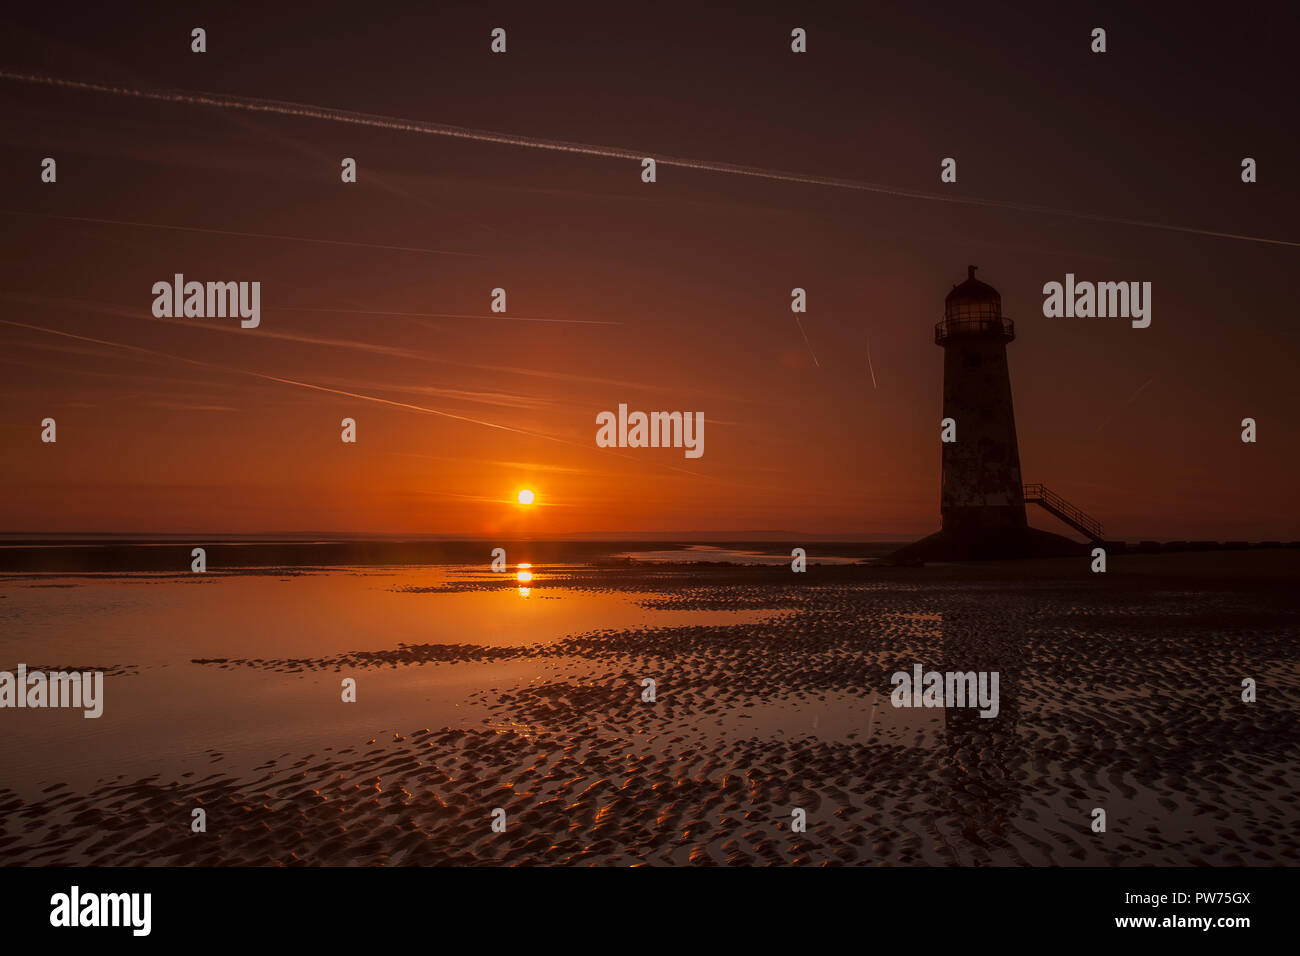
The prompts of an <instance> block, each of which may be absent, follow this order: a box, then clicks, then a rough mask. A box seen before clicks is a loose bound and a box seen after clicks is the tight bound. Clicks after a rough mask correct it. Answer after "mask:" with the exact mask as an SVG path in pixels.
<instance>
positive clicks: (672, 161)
mask: <svg viewBox="0 0 1300 956" xmlns="http://www.w3.org/2000/svg"><path fill="white" fill-rule="evenodd" d="M0 79H8V80H15V81H17V82H19V83H31V84H35V85H39V86H55V87H60V88H63V89H73V90H84V91H86V92H91V93H112V94H115V95H117V96H130V97H134V98H136V99H145V100H158V101H161V102H165V103H185V104H190V105H193V106H215V107H219V108H222V109H237V110H246V111H248V112H253V113H278V114H280V115H282V116H300V117H304V118H307V119H320V120H330V121H333V122H336V123H350V124H352V125H355V126H374V127H379V128H381V129H393V130H400V131H405V132H410V133H427V134H430V135H433V136H449V137H452V138H455V139H468V140H476V141H478V142H483V143H499V144H501V145H503V146H523V147H528V148H530V149H547V150H553V151H557V152H565V153H581V154H584V155H587V156H601V157H605V158H607V159H632V160H638V161H639V160H641V159H643V158H645V157H646V156H652V157H653V158H654V160H655V163H656V164H657V165H659V166H676V167H679V168H682V169H697V170H703V171H706V172H716V173H730V174H732V175H736V176H751V177H755V178H758V179H772V180H778V181H780V182H789V183H803V184H806V185H811V186H831V187H834V188H837V189H852V190H856V191H859V192H870V193H879V194H882V195H886V196H897V197H901V198H905V199H923V200H926V201H928V202H943V203H955V204H958V205H964V206H984V207H989V208H995V209H1010V210H1015V211H1018V212H1032V213H1038V214H1040V215H1046V216H1064V217H1066V218H1070V219H1079V220H1085V221H1088V222H1101V223H1109V224H1111V225H1121V226H1136V227H1140V228H1143V229H1162V230H1165V231H1167V232H1181V233H1185V234H1188V235H1196V236H1212V237H1214V238H1217V239H1239V240H1241V241H1243V242H1261V243H1267V244H1269V245H1275V246H1290V247H1293V248H1300V242H1292V241H1290V240H1287V239H1270V238H1268V237H1265V236H1248V235H1242V234H1240V233H1234V232H1220V231H1218V230H1214V229H1199V228H1196V227H1194V226H1178V225H1171V224H1169V223H1162V222H1151V221H1149V220H1144V219H1127V218H1123V217H1119V216H1105V215H1100V214H1097V213H1087V212H1079V211H1077V210H1072V209H1058V208H1055V207H1051V206H1037V205H1033V204H1030V203H1018V202H1008V201H1005V200H999V199H979V198H975V197H966V196H952V195H947V194H942V193H931V192H924V191H922V190H919V189H903V188H900V187H897V186H888V185H885V184H883V183H869V182H864V181H862V180H857V179H843V178H839V177H834V176H816V175H812V174H807V173H796V172H790V171H786V170H776V169H762V168H760V167H757V166H742V165H739V164H736V163H720V162H712V161H708V160H699V159H687V158H684V157H680V156H658V155H655V154H654V153H652V152H651V153H647V152H645V151H640V152H638V151H635V150H630V149H623V148H620V147H617V146H597V145H593V144H588V143H573V142H567V141H565V140H558V139H543V138H541V137H536V136H519V135H516V134H513V133H497V132H492V131H490V130H478V129H470V128H468V127H465V126H451V125H449V124H446V123H430V122H425V121H421V120H409V119H402V118H400V117H396V116H380V115H377V114H374V113H357V112H353V111H350V110H338V109H332V108H330V107H326V106H310V105H306V104H302V103H287V102H284V101H282V100H267V99H261V98H258V97H252V96H232V95H229V94H225V93H201V92H190V91H186V90H141V89H135V88H133V87H127V86H117V85H114V84H111V83H94V82H89V81H85V80H68V79H63V78H61V77H55V76H44V75H40V74H35V73H19V72H15V71H12V70H0Z"/></svg>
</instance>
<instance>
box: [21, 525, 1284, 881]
mask: <svg viewBox="0 0 1300 956" xmlns="http://www.w3.org/2000/svg"><path fill="white" fill-rule="evenodd" d="M1295 555H1296V552H1294V551H1282V550H1279V551H1269V552H1252V553H1249V554H1236V555H1224V554H1216V555H1208V556H1200V555H1191V554H1189V555H1174V556H1169V555H1166V556H1159V555H1155V556H1129V557H1117V558H1114V559H1113V560H1112V562H1111V571H1110V573H1108V574H1106V575H1093V574H1090V573H1088V570H1087V566H1086V562H1077V561H1071V560H1063V561H1054V562H1040V563H1037V564H1033V565H1025V564H999V565H984V566H968V567H956V566H952V567H934V568H917V569H885V568H873V567H866V566H842V567H812V568H810V569H809V571H808V572H807V573H806V574H799V575H796V574H792V573H791V572H790V570H789V568H788V567H785V568H782V567H753V568H719V567H710V568H701V567H694V568H692V567H669V566H655V567H653V568H646V567H630V568H620V569H595V568H584V567H537V568H534V569H533V572H534V577H533V580H532V581H531V582H529V587H528V593H527V595H526V596H525V595H524V594H523V593H521V592H520V590H519V585H518V584H517V582H515V581H514V580H513V579H512V578H510V577H509V576H502V575H492V574H489V573H482V572H481V571H471V570H469V569H452V570H450V571H446V570H444V571H440V572H438V573H432V572H429V573H423V572H420V573H417V572H413V571H410V570H399V571H391V572H383V573H379V572H374V571H367V572H343V571H338V572H325V573H321V574H316V575H304V576H288V577H284V578H281V577H268V576H262V577H260V578H258V579H257V580H256V581H255V582H254V581H253V579H251V578H249V577H247V576H230V577H226V578H221V577H220V576H218V577H214V578H211V579H209V580H205V581H203V582H201V583H196V582H195V581H194V580H193V579H192V578H165V577H160V576H153V575H150V576H132V577H131V578H130V579H129V580H124V579H121V578H113V579H95V578H57V579H54V578H51V579H41V580H39V581H37V580H35V579H31V578H24V577H11V578H7V579H5V580H3V581H0V598H2V599H0V623H3V625H4V634H5V636H4V637H3V638H0V654H2V655H3V659H4V663H3V664H2V665H0V666H3V667H9V668H11V667H12V666H13V665H15V664H16V663H17V662H18V661H24V662H27V663H29V665H31V666H37V665H38V664H40V663H41V662H44V663H45V664H46V665H47V666H48V665H54V666H71V665H75V664H78V663H84V662H87V661H89V662H92V663H97V664H99V665H100V666H104V667H107V666H109V665H110V664H111V665H113V668H114V670H113V671H112V672H111V676H110V677H107V678H106V687H107V688H108V690H107V704H106V710H105V716H104V717H103V718H101V719H100V720H99V721H85V720H82V719H81V718H80V715H79V714H78V715H76V716H74V715H71V714H67V713H53V712H39V713H38V712H22V713H21V722H20V721H18V720H15V719H14V718H15V717H18V716H19V714H18V713H16V712H13V711H4V712H0V727H3V728H5V729H7V730H8V731H9V733H8V734H7V735H6V737H5V743H4V744H3V745H0V758H2V759H3V761H4V764H3V765H4V766H5V768H6V770H5V776H6V779H5V787H6V789H0V821H2V827H0V862H3V863H5V864H19V863H36V864H196V865H222V864H251V865H275V864H313V865H320V864H325V865H340V864H365V865H374V864H423V865H427V864H490V865H495V864H530V863H557V864H574V863H606V864H631V863H651V864H667V863H680V864H688V863H689V864H742V865H761V864H770V863H793V864H806V865H825V864H855V865H900V864H903V865H912V864H999V865H1001V864H1011V865H1026V864H1032V865H1042V864H1056V865H1071V864H1114V865H1138V864H1173V865H1199V864H1214V865H1222V864H1291V865H1293V864H1295V863H1296V862H1297V861H1300V853H1298V848H1300V827H1297V823H1300V808H1298V806H1297V797H1296V793H1297V785H1300V764H1298V762H1297V749H1298V747H1300V733H1297V731H1298V730H1300V726H1298V721H1297V715H1298V714H1300V673H1298V672H1297V667H1296V661H1297V647H1298V646H1300V630H1298V629H1297V624H1298V623H1300V600H1298V599H1297V597H1296V595H1295V593H1294V588H1293V586H1292V582H1293V581H1294V580H1295V578H1296V571H1297V570H1300V568H1297V562H1296V557H1295ZM34 584H40V585H49V584H72V585H75V586H74V587H72V588H68V589H62V588H60V589H50V588H48V587H42V588H40V589H39V590H37V589H36V588H33V585H34ZM277 586H278V587H277ZM328 594H335V595H343V597H338V598H337V603H336V604H333V605H331V604H330V603H329V598H328V597H327V595H328ZM258 601H261V602H264V603H266V605H267V607H268V608H272V609H273V610H270V611H267V613H266V614H264V615H261V616H259V615H258V614H257V613H254V612H253V611H252V610H250V604H252V605H254V606H255V607H256V606H260V605H257V602H258ZM322 602H324V603H325V605H326V606H325V607H323V608H322V606H321V604H322ZM59 608H64V610H65V611H66V614H64V616H63V617H59V610H58V609H59ZM204 614H206V615H208V617H207V619H206V620H205V621H204V622H203V623H199V622H198V621H197V620H196V619H197V618H198V617H200V616H202V615H204ZM331 618H333V621H332V622H331ZM78 621H79V622H80V625H78V624H77V622H78ZM187 621H190V622H194V623H192V624H191V625H189V627H190V628H191V631H192V632H193V633H189V634H184V633H181V631H182V629H183V628H184V627H186V626H187V625H186V624H185V622H187ZM295 621H298V622H300V626H299V627H298V628H296V629H295V628H294V626H293V622H295ZM503 621H508V622H510V624H509V626H508V627H505V628H503V627H501V626H499V625H501V622H503ZM367 622H384V623H385V624H386V626H380V625H379V624H375V626H373V627H372V626H371V625H370V624H369V623H367ZM597 622H609V624H610V626H600V625H599V624H598V623H597ZM78 626H79V627H80V631H78V630H77V627H78ZM110 651H116V652H117V656H118V657H121V658H123V659H121V660H114V659H113V658H112V657H111V656H110V657H105V654H108V653H109V652H110ZM127 658H129V659H127ZM916 663H919V664H922V665H923V666H924V667H925V668H926V669H927V670H928V669H937V670H962V671H967V670H996V671H998V672H999V674H1000V689H1001V702H1000V708H1001V709H1000V713H999V716H998V717H997V718H995V719H991V720H985V719H980V718H979V717H978V716H977V715H976V714H975V713H974V712H972V711H953V710H950V711H946V712H945V711H944V710H941V709H940V710H932V709H915V710H914V709H897V708H894V707H893V706H892V705H891V703H890V698H889V691H890V689H891V685H890V675H891V674H892V673H894V672H895V671H898V670H910V669H911V667H912V665H913V664H916ZM344 677H353V678H355V679H356V680H357V685H358V703H356V704H345V703H342V702H341V700H340V699H339V682H340V680H341V679H342V678H344ZM1245 677H1251V678H1254V679H1255V680H1256V681H1257V683H1258V688H1259V689H1258V695H1259V699H1258V701H1257V702H1256V703H1253V704H1247V703H1243V702H1242V700H1241V681H1242V679H1243V678H1245ZM647 678H649V679H652V680H653V681H654V682H655V685H656V688H655V689H656V700H655V701H654V702H653V703H649V702H645V701H643V700H642V693H643V681H644V680H645V679H647ZM43 721H44V722H43ZM42 752H43V753H44V754H45V756H44V757H42V756H41V753H42ZM67 755H75V759H74V758H73V757H72V756H67ZM65 757H66V759H65ZM1097 807H1100V808H1103V809H1105V811H1106V814H1107V824H1108V825H1107V831H1106V832H1105V833H1094V832H1092V829H1091V827H1090V824H1091V821H1092V810H1093V809H1094V808H1097ZM195 808H203V809H204V810H205V811H206V813H207V832H206V833H193V832H191V829H190V822H191V814H192V811H193V810H194V809H195ZM497 808H500V809H502V810H504V812H505V821H506V829H505V831H504V832H494V831H493V830H492V828H491V823H492V816H493V811H494V810H495V809H497ZM795 808H801V809H803V810H804V811H805V812H806V815H807V832H805V833H797V832H792V829H791V820H792V816H791V811H792V810H793V809H795Z"/></svg>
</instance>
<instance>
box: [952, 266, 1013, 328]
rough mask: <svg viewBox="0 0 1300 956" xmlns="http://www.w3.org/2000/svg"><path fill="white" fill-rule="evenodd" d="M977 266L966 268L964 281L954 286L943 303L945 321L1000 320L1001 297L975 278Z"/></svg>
mask: <svg viewBox="0 0 1300 956" xmlns="http://www.w3.org/2000/svg"><path fill="white" fill-rule="evenodd" d="M976 268H978V267H977V266H967V267H966V281H965V282H963V283H962V284H961V285H954V286H953V287H952V291H951V292H949V293H948V296H947V298H945V299H944V302H943V314H944V318H946V319H950V320H951V319H957V320H963V319H986V320H987V319H1000V318H1001V317H1002V296H1001V295H999V294H998V290H997V289H995V288H993V286H991V285H989V284H988V283H987V282H981V281H980V280H979V279H977V278H975V270H976Z"/></svg>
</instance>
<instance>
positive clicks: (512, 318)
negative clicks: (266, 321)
mask: <svg viewBox="0 0 1300 956" xmlns="http://www.w3.org/2000/svg"><path fill="white" fill-rule="evenodd" d="M266 311H279V312H336V313H340V314H343V315H400V316H403V317H404V318H410V319H483V320H487V321H497V322H558V323H562V324H564V325H622V324H623V323H622V322H605V321H602V320H599V319H542V318H535V317H531V316H526V315H459V314H452V313H448V312H384V311H382V310H380V309H312V308H307V307H294V306H287V305H281V306H269V307H268V308H267V310H266Z"/></svg>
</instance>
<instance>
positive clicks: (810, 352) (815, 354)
mask: <svg viewBox="0 0 1300 956" xmlns="http://www.w3.org/2000/svg"><path fill="white" fill-rule="evenodd" d="M794 321H795V324H796V325H798V326H799V334H800V335H802V336H803V344H804V345H806V346H808V354H809V355H811V356H812V360H813V365H816V366H817V367H818V368H821V367H822V363H821V362H819V361H817V353H816V352H814V351H813V347H812V343H811V342H809V341H808V333H807V332H805V331H804V330H803V322H801V321H800V320H799V316H797V315H796V316H795V317H794Z"/></svg>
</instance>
